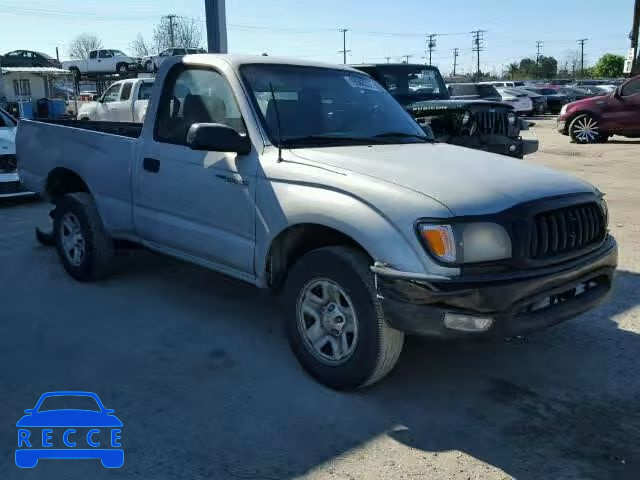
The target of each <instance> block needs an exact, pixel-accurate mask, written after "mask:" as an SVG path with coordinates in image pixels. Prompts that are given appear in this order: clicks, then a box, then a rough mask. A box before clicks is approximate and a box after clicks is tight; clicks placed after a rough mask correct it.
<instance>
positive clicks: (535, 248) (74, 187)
mask: <svg viewBox="0 0 640 480" xmlns="http://www.w3.org/2000/svg"><path fill="white" fill-rule="evenodd" d="M16 142H17V155H18V166H19V169H20V173H21V175H22V178H23V181H24V183H25V185H26V186H27V187H28V188H29V189H31V190H33V191H35V192H38V193H41V194H43V196H45V198H49V199H51V201H52V202H53V204H54V206H55V208H54V210H53V211H52V214H51V216H52V217H53V229H52V232H51V234H50V237H49V239H50V240H52V241H53V243H55V245H56V248H57V251H58V255H59V258H60V260H61V262H62V264H63V265H64V268H65V269H66V270H67V272H68V273H69V274H70V275H71V276H72V277H73V278H75V279H77V280H79V281H89V280H94V279H96V278H98V277H100V276H102V275H105V274H106V273H107V272H108V271H109V269H110V268H111V267H112V265H113V255H114V248H115V246H116V245H120V244H122V243H123V242H122V241H121V240H126V241H128V242H134V243H136V244H141V245H144V246H145V247H147V248H149V249H152V250H155V251H157V252H160V253H163V254H166V255H170V256H173V257H176V258H179V259H182V260H184V261H187V262H191V263H194V264H197V265H201V266H203V267H206V268H209V269H212V270H215V271H218V272H221V273H224V274H226V275H230V276H232V277H236V278H238V279H241V280H244V281H246V282H249V283H251V284H253V285H255V286H257V287H259V288H265V289H267V288H268V289H271V290H273V291H274V292H277V293H278V294H279V295H281V297H282V305H283V308H284V312H283V314H284V321H285V325H286V330H287V333H288V337H289V341H290V344H291V347H292V349H293V352H294V353H295V355H296V357H297V358H298V360H299V361H300V363H301V364H302V365H303V367H304V368H305V369H306V370H307V371H308V372H309V373H310V374H311V375H312V376H314V377H315V378H316V379H318V380H319V381H320V382H322V383H324V384H326V385H328V386H330V387H333V388H338V389H349V388H358V387H362V386H365V385H369V384H372V383H374V382H376V381H378V380H380V379H381V378H383V377H384V376H385V375H386V374H387V373H388V372H389V371H391V369H392V368H393V366H394V365H395V364H396V361H397V360H398V357H399V355H400V352H401V350H402V346H403V342H404V337H405V334H417V335H427V336H432V337H440V338H456V337H457V338H460V337H487V336H490V337H502V338H504V337H511V336H514V335H520V334H523V333H526V332H530V331H533V330H537V329H542V328H545V327H549V326H551V325H554V324H557V323H559V322H561V321H564V320H567V319H569V318H572V317H575V316H577V315H579V314H581V313H582V312H585V311H587V310H589V309H592V308H594V307H595V306H596V305H598V304H599V303H601V302H602V301H603V300H604V299H605V298H606V297H607V295H608V294H609V292H610V290H611V288H612V283H613V276H614V270H615V268H616V265H617V245H616V241H615V240H614V239H613V238H612V237H611V235H609V232H608V228H607V223H608V212H607V206H606V203H605V201H604V199H603V194H602V193H601V192H600V191H599V190H598V189H597V188H595V187H594V186H592V185H590V184H588V183H585V182H584V181H581V180H578V179H576V178H573V177H571V176H569V175H566V174H563V173H560V172H556V171H553V170H550V169H547V168H542V167H539V166H536V165H531V164H528V163H526V162H522V161H520V160H515V159H511V158H507V157H504V156H501V155H495V154H490V153H486V152H480V151H476V150H470V149H467V148H460V147H457V146H453V145H447V144H443V143H435V142H432V141H430V139H429V138H428V137H427V136H426V135H425V133H424V132H423V130H422V129H421V128H420V126H419V125H418V124H417V123H416V122H415V121H414V120H413V119H412V118H411V116H410V115H409V114H408V113H407V112H406V111H405V110H404V109H403V108H402V107H401V106H400V104H399V103H398V102H396V101H395V100H394V99H393V97H391V95H390V94H389V93H388V92H386V91H385V90H384V88H383V87H382V86H380V84H379V83H377V82H376V81H375V80H374V79H373V78H371V77H369V76H368V75H366V74H365V73H362V72H359V71H357V70H355V69H352V68H349V67H347V66H342V65H340V66H338V65H324V64H317V63H312V62H300V61H293V62H292V61H289V60H283V59H277V58H273V57H252V56H251V57H249V56H234V55H229V56H226V55H187V56H185V57H183V58H173V59H167V60H166V61H165V62H164V64H163V65H162V67H161V68H160V71H159V73H158V77H157V80H156V82H155V84H154V89H153V92H152V95H151V100H150V102H149V108H148V113H147V116H146V119H145V122H144V124H143V125H135V124H129V123H100V124H96V123H94V122H79V121H67V122H60V121H57V122H56V121H32V120H22V121H21V122H20V126H19V128H18V134H17V139H16ZM43 146H46V148H45V147H43ZM176 281H178V280H176ZM211 288H215V285H212V287H211ZM187 308H188V307H187ZM211 315H216V312H215V311H212V312H211ZM123 334H124V332H123ZM203 341H206V339H203ZM248 354H250V353H248ZM425 361H427V360H425Z"/></svg>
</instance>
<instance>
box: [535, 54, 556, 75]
mask: <svg viewBox="0 0 640 480" xmlns="http://www.w3.org/2000/svg"><path fill="white" fill-rule="evenodd" d="M556 75H558V61H557V60H556V59H555V58H553V57H545V56H544V55H543V56H541V57H540V58H539V60H538V76H539V77H540V78H555V77H556Z"/></svg>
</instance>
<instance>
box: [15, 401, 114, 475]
mask: <svg viewBox="0 0 640 480" xmlns="http://www.w3.org/2000/svg"><path fill="white" fill-rule="evenodd" d="M24 412H25V413H26V415H25V416H23V417H22V418H21V419H20V420H18V422H17V423H16V427H18V448H17V449H16V456H15V458H16V465H17V466H18V467H20V468H33V467H35V466H36V465H37V464H38V460H40V459H99V460H100V461H101V462H102V465H103V466H104V467H106V468H119V467H121V466H122V465H123V464H124V450H123V449H122V448H121V446H122V445H121V444H120V438H121V432H122V430H121V428H122V422H121V421H120V420H119V419H118V417H116V416H115V415H113V413H114V410H111V409H107V408H105V407H104V405H103V404H102V402H101V401H100V398H98V396H97V395H96V394H95V393H92V392H71V391H63V392H49V393H45V394H43V395H42V396H41V397H40V399H39V400H38V402H37V403H36V406H35V407H34V408H30V409H27V410H25V411H24Z"/></svg>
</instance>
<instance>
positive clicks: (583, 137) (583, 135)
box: [569, 113, 602, 144]
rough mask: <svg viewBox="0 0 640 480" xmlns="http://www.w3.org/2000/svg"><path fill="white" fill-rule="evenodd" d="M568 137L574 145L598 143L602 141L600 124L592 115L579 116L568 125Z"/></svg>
mask: <svg viewBox="0 0 640 480" xmlns="http://www.w3.org/2000/svg"><path fill="white" fill-rule="evenodd" d="M569 135H570V136H571V140H573V141H574V142H576V143H580V144H587V143H598V142H600V141H601V139H602V134H601V133H600V122H598V120H597V119H596V118H595V117H594V116H593V115H590V114H588V113H583V114H580V115H578V116H577V117H576V118H574V119H573V121H572V122H571V124H570V125H569Z"/></svg>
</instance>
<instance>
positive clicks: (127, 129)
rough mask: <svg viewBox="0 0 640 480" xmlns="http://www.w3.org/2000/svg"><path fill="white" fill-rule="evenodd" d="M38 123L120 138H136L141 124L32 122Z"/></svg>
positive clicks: (62, 121)
mask: <svg viewBox="0 0 640 480" xmlns="http://www.w3.org/2000/svg"><path fill="white" fill-rule="evenodd" d="M34 121H35V122H39V123H50V124H52V125H61V126H64V127H73V128H81V129H82V130H91V131H93V132H101V133H109V134H111V135H120V136H122V137H129V138H138V137H140V134H141V133H142V124H141V123H132V122H102V121H93V120H52V119H43V120H34Z"/></svg>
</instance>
